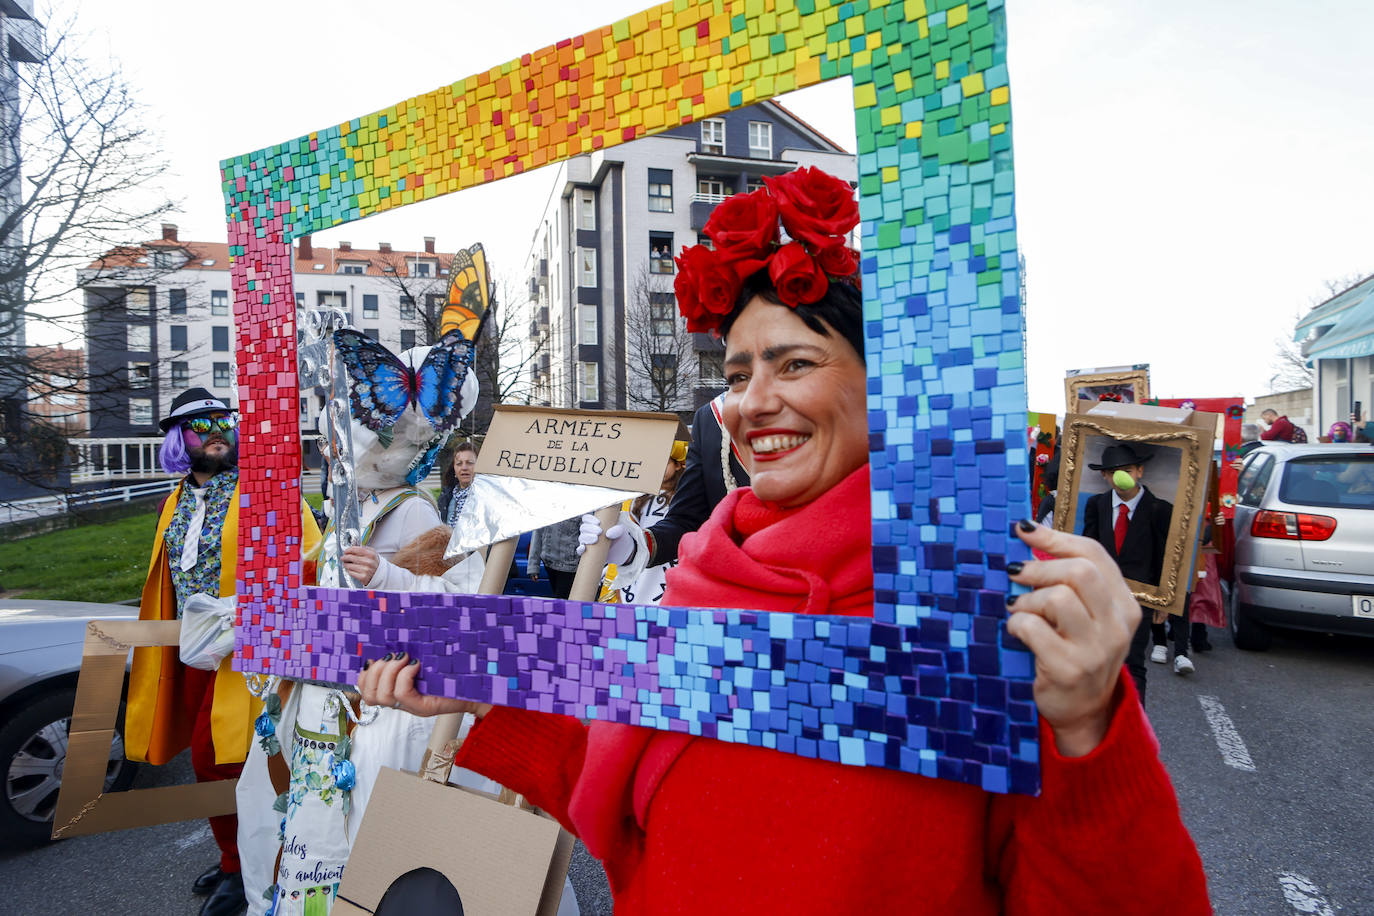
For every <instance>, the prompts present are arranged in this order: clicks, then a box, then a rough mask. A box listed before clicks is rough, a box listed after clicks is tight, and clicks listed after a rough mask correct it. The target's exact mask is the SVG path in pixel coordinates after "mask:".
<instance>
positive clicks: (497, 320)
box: [463, 277, 549, 436]
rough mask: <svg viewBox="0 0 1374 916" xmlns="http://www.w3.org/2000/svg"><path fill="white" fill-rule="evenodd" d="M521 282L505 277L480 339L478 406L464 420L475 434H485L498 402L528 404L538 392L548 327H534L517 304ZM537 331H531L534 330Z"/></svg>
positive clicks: (492, 300) (496, 294)
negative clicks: (538, 371)
mask: <svg viewBox="0 0 1374 916" xmlns="http://www.w3.org/2000/svg"><path fill="white" fill-rule="evenodd" d="M519 288H520V283H519V282H518V281H515V280H512V279H511V278H510V277H502V278H501V281H500V284H499V286H498V288H497V289H496V290H495V291H494V292H493V293H492V297H491V307H492V309H493V312H492V315H491V317H490V318H489V319H488V320H487V325H486V327H485V328H484V329H483V330H482V336H481V337H479V338H478V340H477V359H476V362H475V363H474V364H473V368H474V369H475V370H476V372H477V385H478V388H479V391H480V394H479V397H478V401H477V409H476V410H474V411H473V412H472V414H471V415H469V416H468V418H467V419H466V420H465V421H464V422H463V428H464V429H466V430H468V431H469V433H470V434H471V435H473V436H481V435H485V434H486V431H487V427H488V426H489V425H491V412H492V408H493V407H494V406H496V405H497V404H528V403H529V402H530V399H531V397H532V396H533V395H534V378H533V372H532V370H533V368H534V367H535V365H537V363H538V362H539V357H540V355H541V354H543V353H545V352H547V351H548V347H549V335H548V331H547V330H546V329H543V328H540V327H537V326H535V327H532V326H531V319H530V317H529V315H528V314H526V312H525V311H522V310H520V309H517V308H516V307H515V306H514V303H515V302H516V298H515V297H516V292H515V291H516V290H518V289H519ZM532 331H533V332H534V333H531V332H532Z"/></svg>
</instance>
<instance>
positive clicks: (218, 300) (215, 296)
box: [210, 289, 229, 317]
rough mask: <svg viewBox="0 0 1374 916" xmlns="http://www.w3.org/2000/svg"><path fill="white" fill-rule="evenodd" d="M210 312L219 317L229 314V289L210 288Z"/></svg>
mask: <svg viewBox="0 0 1374 916" xmlns="http://www.w3.org/2000/svg"><path fill="white" fill-rule="evenodd" d="M210 314H211V315H216V316H220V317H223V316H225V315H228V314H229V291H228V290H227V289H212V290H210Z"/></svg>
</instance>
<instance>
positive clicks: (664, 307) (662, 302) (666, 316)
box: [649, 293, 677, 337]
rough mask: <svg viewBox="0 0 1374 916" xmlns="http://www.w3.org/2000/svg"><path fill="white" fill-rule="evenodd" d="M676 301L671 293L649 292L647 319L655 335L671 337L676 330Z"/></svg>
mask: <svg viewBox="0 0 1374 916" xmlns="http://www.w3.org/2000/svg"><path fill="white" fill-rule="evenodd" d="M675 310H676V303H675V302H674V301H673V294H672V293H650V294H649V321H650V322H651V324H652V328H651V330H652V331H653V336H655V337H672V336H673V332H674V331H676V330H677V315H676V314H675Z"/></svg>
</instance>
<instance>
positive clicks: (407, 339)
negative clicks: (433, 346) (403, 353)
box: [401, 329, 415, 350]
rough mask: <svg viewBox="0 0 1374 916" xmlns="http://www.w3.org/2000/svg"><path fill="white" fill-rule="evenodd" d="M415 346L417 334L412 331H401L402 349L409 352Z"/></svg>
mask: <svg viewBox="0 0 1374 916" xmlns="http://www.w3.org/2000/svg"><path fill="white" fill-rule="evenodd" d="M413 346H415V332H414V331H412V330H410V329H405V330H402V331H401V349H402V350H409V349H410V348H411V347H413Z"/></svg>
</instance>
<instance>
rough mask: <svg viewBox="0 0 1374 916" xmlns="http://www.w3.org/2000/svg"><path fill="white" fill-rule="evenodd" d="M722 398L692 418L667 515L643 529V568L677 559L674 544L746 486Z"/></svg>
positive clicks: (711, 402)
mask: <svg viewBox="0 0 1374 916" xmlns="http://www.w3.org/2000/svg"><path fill="white" fill-rule="evenodd" d="M722 400H723V398H722V397H717V398H715V399H714V400H712V401H709V402H707V403H706V404H703V405H702V406H701V407H700V408H698V409H697V412H696V414H695V415H694V416H693V417H692V441H691V444H690V445H688V446H687V466H686V467H685V468H684V469H683V471H682V478H681V479H680V480H679V481H678V484H677V489H676V490H675V491H673V501H672V502H671V503H669V504H668V514H667V515H666V516H664V517H663V518H662V519H661V520H659V521H658V522H657V523H655V524H654V526H653V527H652V528H646V529H645V530H644V537H645V539H646V540H647V541H648V545H649V559H648V562H647V563H646V564H645V565H646V566H655V565H657V564H659V563H668V562H671V561H672V560H676V559H677V546H678V542H679V541H681V540H682V536H683V535H684V534H690V533H691V532H693V531H696V530H697V529H698V528H700V527H701V526H702V525H703V524H704V523H705V522H706V519H708V518H710V517H711V510H712V509H714V508H715V507H716V506H717V505H718V504H719V503H720V501H721V500H723V499H724V498H725V494H726V493H729V492H730V491H731V490H733V489H734V488H735V487H747V486H749V472H748V471H746V470H745V469H744V466H743V465H742V464H740V460H739V456H738V455H736V454H735V452H734V449H732V448H730V440H729V437H727V436H726V435H725V433H724V426H723V423H722V420H721V413H720V411H721V409H722ZM727 463H728V466H729V471H728V473H729V479H728V480H727V479H726V474H727V471H726V466H727Z"/></svg>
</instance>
